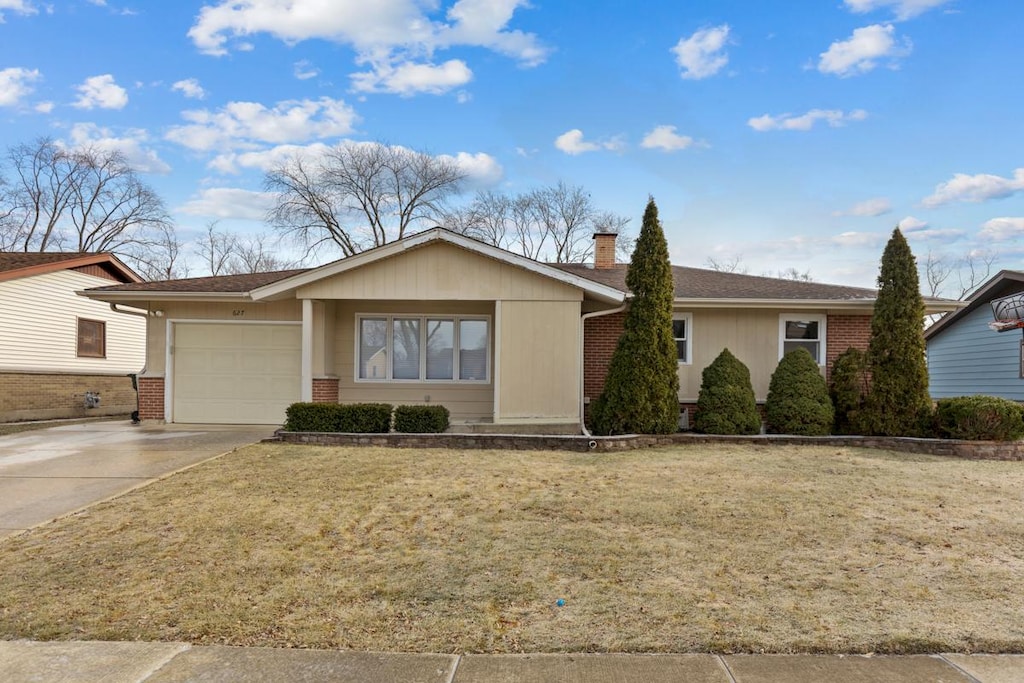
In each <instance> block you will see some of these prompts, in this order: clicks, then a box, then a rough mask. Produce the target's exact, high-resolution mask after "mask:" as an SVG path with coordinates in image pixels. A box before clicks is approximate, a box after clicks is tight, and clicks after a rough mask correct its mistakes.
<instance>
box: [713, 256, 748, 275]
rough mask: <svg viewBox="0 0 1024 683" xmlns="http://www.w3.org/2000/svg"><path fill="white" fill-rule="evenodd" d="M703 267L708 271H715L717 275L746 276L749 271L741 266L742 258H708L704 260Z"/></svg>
mask: <svg viewBox="0 0 1024 683" xmlns="http://www.w3.org/2000/svg"><path fill="white" fill-rule="evenodd" d="M704 267H705V268H707V269H709V270H717V271H718V272H719V273H740V274H741V275H746V274H747V273H748V272H749V271H748V270H747V267H746V266H745V265H743V257H742V256H739V255H737V256H730V257H728V258H724V257H723V258H715V257H713V256H708V257H707V258H706V259H704Z"/></svg>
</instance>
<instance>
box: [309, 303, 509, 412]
mask: <svg viewBox="0 0 1024 683" xmlns="http://www.w3.org/2000/svg"><path fill="white" fill-rule="evenodd" d="M334 309H335V328H334V329H335V334H334V339H333V347H334V354H333V367H331V368H329V369H328V374H336V375H337V376H338V395H339V402H340V403H366V402H383V403H391V404H393V405H402V404H406V405H419V404H431V405H443V406H444V407H445V408H447V409H448V410H449V411H450V412H451V419H452V421H454V422H467V421H481V420H487V421H489V420H490V419H491V418H492V416H493V414H494V369H493V367H494V363H493V358H494V319H493V316H494V304H493V303H491V302H482V301H473V302H458V301H415V302H404V301H373V302H361V301H360V302H356V301H336V302H334ZM357 314H365V315H373V314H383V315H397V314H410V315H435V314H436V315H463V316H487V317H488V319H489V321H490V340H491V341H490V349H489V353H490V354H491V359H492V362H491V376H490V378H489V379H488V381H487V382H480V383H477V382H473V383H465V382H429V381H416V382H372V381H371V382H367V381H357V380H356V315H357Z"/></svg>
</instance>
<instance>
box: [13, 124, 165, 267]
mask: <svg viewBox="0 0 1024 683" xmlns="http://www.w3.org/2000/svg"><path fill="white" fill-rule="evenodd" d="M6 161H7V164H8V166H9V167H10V169H11V172H10V177H11V178H12V179H13V180H9V181H8V182H9V184H8V185H7V186H6V191H5V192H4V193H3V195H2V201H3V202H4V206H3V208H0V216H5V218H4V219H3V223H2V225H3V229H4V237H3V238H2V241H3V242H4V244H5V245H6V246H8V248H14V249H17V250H19V251H48V250H52V249H62V248H69V249H74V250H77V251H120V252H122V253H123V254H125V255H126V256H131V251H132V250H131V247H132V246H133V245H134V246H139V245H145V244H148V243H150V244H151V243H153V242H155V241H159V238H160V235H161V234H163V232H164V230H165V229H166V228H167V227H168V226H169V218H168V216H167V212H166V210H165V209H164V204H163V201H162V200H161V199H160V197H159V196H157V194H156V193H155V192H153V190H152V189H150V188H149V186H147V185H146V184H145V183H143V182H142V181H141V180H140V179H139V177H138V175H137V174H136V173H135V171H134V170H133V169H132V168H131V166H130V165H129V164H128V162H127V160H126V159H125V158H124V156H123V155H122V154H121V153H120V152H117V151H109V150H101V149H98V148H89V147H86V148H79V149H71V148H65V147H63V146H61V145H58V144H57V143H55V142H54V141H52V140H50V139H48V138H42V139H40V140H37V141H36V142H35V143H34V144H22V145H16V146H14V147H11V148H9V149H8V151H7V158H6Z"/></svg>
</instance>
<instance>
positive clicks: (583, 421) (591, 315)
mask: <svg viewBox="0 0 1024 683" xmlns="http://www.w3.org/2000/svg"><path fill="white" fill-rule="evenodd" d="M627 306H628V304H627V303H626V302H623V303H622V305H621V306H619V307H618V308H611V309H609V310H607V311H594V312H593V313H584V314H583V315H581V316H580V431H582V432H583V436H588V437H589V436H593V434H591V433H590V430H589V429H587V421H586V419H585V417H586V416H585V409H584V408H585V407H584V405H583V393H584V388H583V387H584V379H585V374H586V359H585V358H584V355H583V347H584V339H583V334H584V330H585V329H586V322H587V321H588V320H590V319H591V318H600V317H601V316H605V315H614V314H615V313H621V312H622V311H624V310H626V308H627Z"/></svg>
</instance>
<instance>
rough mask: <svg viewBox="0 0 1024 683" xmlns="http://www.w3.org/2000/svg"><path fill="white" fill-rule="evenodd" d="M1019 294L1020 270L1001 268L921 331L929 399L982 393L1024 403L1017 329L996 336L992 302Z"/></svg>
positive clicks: (1023, 356)
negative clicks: (958, 305) (962, 303)
mask: <svg viewBox="0 0 1024 683" xmlns="http://www.w3.org/2000/svg"><path fill="white" fill-rule="evenodd" d="M1022 292H1024V272H1022V271H1017V270H1003V271H1000V272H999V273H997V274H996V275H995V276H994V277H993V278H992V279H990V280H989V281H988V282H986V283H985V284H983V285H982V286H981V287H979V288H978V289H977V290H976V291H975V292H974V294H972V295H971V296H970V297H968V299H967V302H966V306H965V307H964V308H961V309H960V310H958V311H956V312H954V313H949V314H947V315H945V316H943V317H942V318H940V319H939V320H938V321H936V322H935V324H933V325H932V326H931V327H929V328H928V329H927V330H925V333H924V336H925V342H926V344H927V348H928V388H929V391H930V392H931V395H932V398H948V397H950V396H969V395H974V394H985V395H988V396H1000V397H1002V398H1008V399H1012V400H1014V401H1024V341H1022V333H1021V330H1016V329H1009V330H1007V331H1005V332H997V331H996V330H994V329H992V328H990V327H989V323H992V322H994V321H995V318H994V317H993V311H992V307H991V303H992V301H993V300H994V299H1001V298H1003V297H1007V296H1011V295H1013V294H1019V293H1022Z"/></svg>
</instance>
